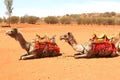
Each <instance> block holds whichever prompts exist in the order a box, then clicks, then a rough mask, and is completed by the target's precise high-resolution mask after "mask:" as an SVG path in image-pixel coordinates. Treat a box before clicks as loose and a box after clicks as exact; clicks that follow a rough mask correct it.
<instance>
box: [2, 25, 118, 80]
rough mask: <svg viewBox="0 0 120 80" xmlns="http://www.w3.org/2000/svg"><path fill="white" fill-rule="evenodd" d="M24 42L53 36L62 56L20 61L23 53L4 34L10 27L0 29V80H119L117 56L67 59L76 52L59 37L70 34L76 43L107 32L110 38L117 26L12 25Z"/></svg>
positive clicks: (17, 45) (13, 41)
mask: <svg viewBox="0 0 120 80" xmlns="http://www.w3.org/2000/svg"><path fill="white" fill-rule="evenodd" d="M12 27H17V28H18V29H19V30H20V31H21V32H22V34H23V36H24V38H25V39H26V40H27V41H31V40H32V39H34V38H35V35H36V34H39V35H41V36H42V35H48V36H49V37H51V36H52V35H57V36H56V43H57V44H58V46H59V47H60V52H61V53H62V54H63V55H62V56H59V57H53V58H39V59H32V60H19V57H20V56H21V55H22V54H24V53H26V52H25V50H23V49H22V48H21V46H20V45H19V43H18V42H17V41H16V40H14V39H13V38H11V37H9V36H7V35H5V32H6V31H7V30H9V29H11V28H0V51H1V52H0V80H120V69H119V68H120V56H118V57H114V58H91V59H86V58H82V59H74V58H73V57H67V56H69V55H73V54H75V53H76V51H74V50H73V49H72V47H71V46H70V45H68V44H67V43H66V42H65V41H60V40H59V37H60V35H62V34H65V33H67V32H72V33H73V35H74V37H75V38H76V40H77V42H78V43H79V44H84V43H85V42H87V41H88V40H89V39H90V38H91V37H92V34H93V33H96V34H97V35H100V34H102V33H106V34H107V35H108V37H111V36H112V35H113V34H116V32H118V31H120V26H117V25H114V26H112V25H105V26H103V25H99V26H98V25H76V24H70V25H61V24H54V25H46V24H39V25H30V24H14V25H12Z"/></svg>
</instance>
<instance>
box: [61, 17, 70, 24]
mask: <svg viewBox="0 0 120 80" xmlns="http://www.w3.org/2000/svg"><path fill="white" fill-rule="evenodd" d="M60 22H61V24H71V22H72V19H71V17H69V16H63V17H62V18H61V19H60Z"/></svg>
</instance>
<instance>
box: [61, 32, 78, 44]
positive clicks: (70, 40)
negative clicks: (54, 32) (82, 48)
mask: <svg viewBox="0 0 120 80" xmlns="http://www.w3.org/2000/svg"><path fill="white" fill-rule="evenodd" d="M60 40H65V41H66V42H68V43H69V44H73V43H75V44H77V42H76V40H75V39H74V36H73V35H72V33H71V32H68V33H66V34H64V35H62V36H60Z"/></svg>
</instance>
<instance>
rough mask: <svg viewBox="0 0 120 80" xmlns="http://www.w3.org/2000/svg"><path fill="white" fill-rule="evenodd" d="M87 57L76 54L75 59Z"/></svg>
mask: <svg viewBox="0 0 120 80" xmlns="http://www.w3.org/2000/svg"><path fill="white" fill-rule="evenodd" d="M86 57H87V54H79V55H78V54H75V55H74V58H76V59H78V58H86Z"/></svg>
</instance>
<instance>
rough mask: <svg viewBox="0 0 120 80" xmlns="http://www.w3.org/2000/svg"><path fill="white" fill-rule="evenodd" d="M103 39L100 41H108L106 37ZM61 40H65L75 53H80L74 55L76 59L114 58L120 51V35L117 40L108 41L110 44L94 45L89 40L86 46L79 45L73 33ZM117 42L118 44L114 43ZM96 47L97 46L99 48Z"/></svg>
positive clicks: (61, 37) (65, 35)
mask: <svg viewBox="0 0 120 80" xmlns="http://www.w3.org/2000/svg"><path fill="white" fill-rule="evenodd" d="M95 37H96V36H95ZM96 38H97V37H96ZM102 38H103V39H99V41H101V40H102V41H104V40H106V39H107V40H108V38H107V37H106V35H104V36H103V37H102ZM60 40H65V41H66V42H67V43H68V44H69V45H70V46H72V48H73V49H74V50H75V51H77V52H79V53H77V54H75V55H74V57H75V58H91V57H114V56H117V55H118V52H119V51H120V35H119V37H117V38H115V37H113V38H112V40H108V43H107V42H106V43H101V44H97V43H96V42H95V43H93V41H92V40H89V41H88V42H87V43H86V44H84V45H82V44H78V43H77V42H76V40H75V38H74V36H73V34H72V33H71V32H68V33H67V34H64V35H62V36H60ZM115 40H116V42H114V41H115ZM99 41H97V42H99ZM109 41H111V42H109ZM113 42H114V43H113ZM95 44H97V45H95ZM94 46H97V48H96V47H94ZM99 46H100V47H99ZM116 49H117V50H116Z"/></svg>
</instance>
